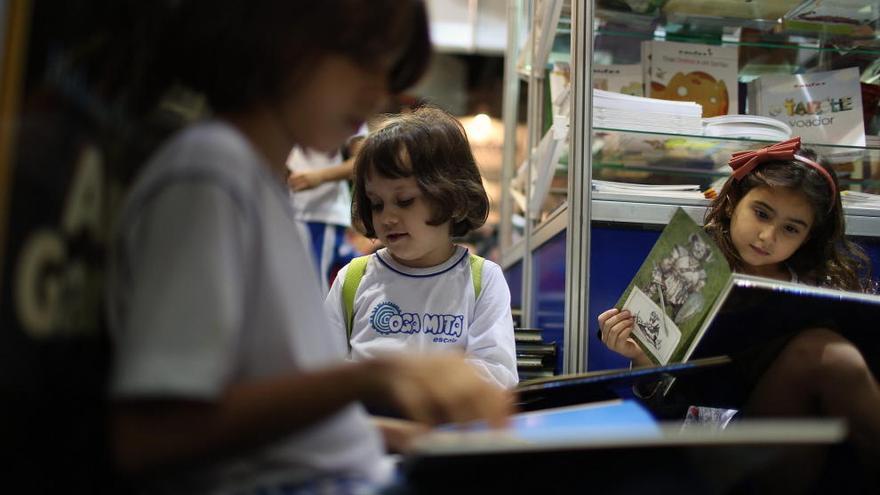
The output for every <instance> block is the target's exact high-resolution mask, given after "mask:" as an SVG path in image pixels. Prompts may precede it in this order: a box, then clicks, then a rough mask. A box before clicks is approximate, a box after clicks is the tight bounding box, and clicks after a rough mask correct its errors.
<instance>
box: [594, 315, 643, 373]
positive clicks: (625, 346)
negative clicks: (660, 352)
mask: <svg viewBox="0 0 880 495" xmlns="http://www.w3.org/2000/svg"><path fill="white" fill-rule="evenodd" d="M599 328H601V338H602V343H603V344H605V346H606V347H608V349H610V350H612V351H614V352H616V353H618V354H620V355H621V356H623V357H626V358H629V359H630V360H632V363H633V366H647V365H650V364H651V360H650V359H649V358H648V356H647V355H646V354H645V351H643V350H642V348H641V347H639V345H638V344H637V343H636V341H635V340H634V339H633V338H632V331H633V328H635V320H634V319H633V316H632V314H631V313H630V312H629V311H627V310H623V311H620V310H619V309H617V308H611V309H609V310H607V311H605V312H603V313H602V314H600V315H599Z"/></svg>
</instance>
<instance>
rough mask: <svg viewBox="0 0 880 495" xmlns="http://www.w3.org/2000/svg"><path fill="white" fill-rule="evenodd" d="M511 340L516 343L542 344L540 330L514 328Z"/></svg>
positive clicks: (542, 339) (542, 338)
mask: <svg viewBox="0 0 880 495" xmlns="http://www.w3.org/2000/svg"><path fill="white" fill-rule="evenodd" d="M513 339H514V340H515V341H516V342H517V343H520V342H522V343H531V344H542V343H544V337H543V336H542V335H541V329H540V328H514V329H513Z"/></svg>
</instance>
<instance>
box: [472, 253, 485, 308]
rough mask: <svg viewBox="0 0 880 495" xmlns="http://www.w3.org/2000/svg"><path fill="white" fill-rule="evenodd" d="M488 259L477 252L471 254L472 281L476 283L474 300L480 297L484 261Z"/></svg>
mask: <svg viewBox="0 0 880 495" xmlns="http://www.w3.org/2000/svg"><path fill="white" fill-rule="evenodd" d="M484 261H486V260H485V259H484V258H481V257H479V256H477V255H476V254H472V255H471V256H470V262H471V282H473V283H474V300H477V299H479V298H480V290H482V289H483V262H484Z"/></svg>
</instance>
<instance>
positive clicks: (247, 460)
mask: <svg viewBox="0 0 880 495" xmlns="http://www.w3.org/2000/svg"><path fill="white" fill-rule="evenodd" d="M178 7H179V8H180V9H181V11H180V12H179V15H180V19H179V21H180V22H179V24H177V25H179V27H180V29H181V32H180V33H178V36H179V37H174V39H175V43H174V47H173V48H174V49H175V50H174V51H173V52H172V53H169V54H168V57H166V58H165V60H166V61H170V60H172V58H173V59H176V60H179V63H180V65H179V66H176V68H177V70H176V71H175V72H176V75H177V77H178V78H179V80H180V81H182V82H185V83H187V84H189V85H190V86H191V87H193V88H194V89H196V90H199V91H201V92H203V93H204V94H205V95H206V97H207V99H208V101H209V103H210V105H211V107H212V109H213V111H214V112H215V115H216V119H214V120H211V121H207V122H200V123H196V124H194V125H192V126H191V127H190V128H187V129H184V130H183V131H181V132H180V133H178V134H177V135H176V136H174V137H172V138H171V139H170V140H169V141H168V142H167V143H166V144H165V145H163V146H162V147H161V148H160V149H159V150H158V151H157V152H156V153H155V154H154V155H153V158H152V159H151V160H150V161H149V162H148V164H147V165H146V168H145V169H144V171H143V173H142V174H141V176H140V177H139V179H138V181H137V183H136V184H135V186H134V187H133V189H132V191H131V192H130V194H129V196H128V198H127V200H126V205H125V207H124V209H123V211H122V213H121V215H120V222H119V225H118V227H119V231H118V233H117V234H116V238H115V239H114V248H115V252H114V256H113V258H112V266H111V273H110V275H109V277H108V291H107V293H108V298H109V301H108V318H109V322H110V327H111V332H112V337H113V351H114V363H113V369H112V371H111V379H110V401H111V403H112V411H111V413H110V418H109V420H110V431H111V432H112V440H113V449H114V461H115V464H116V466H117V467H118V468H119V469H120V470H121V471H122V472H123V473H124V474H126V475H127V476H128V477H129V479H130V480H131V481H132V483H133V484H134V485H136V488H138V490H137V491H138V492H142V491H156V492H162V493H189V494H193V493H212V494H218V493H236V494H256V493H291V494H296V493H319V492H320V493H355V492H356V493H364V492H371V491H372V490H373V489H375V488H376V487H377V485H379V484H381V483H383V482H384V481H387V480H388V479H389V476H390V472H389V470H388V465H387V464H384V463H383V461H382V459H383V456H382V453H383V451H382V445H381V439H380V437H379V435H378V434H377V431H375V430H374V429H373V428H372V427H371V426H370V424H369V422H368V420H367V417H366V414H365V413H364V410H363V407H362V406H361V404H360V402H364V403H368V404H374V405H380V406H386V407H394V408H396V409H397V410H400V411H402V412H403V414H404V415H405V416H406V417H409V418H412V419H414V420H416V421H418V422H422V423H425V424H437V423H442V422H450V421H467V420H470V419H478V418H485V419H487V420H488V421H489V422H490V424H494V425H499V424H503V423H504V421H505V417H506V415H507V414H508V412H509V410H510V408H511V398H510V396H509V394H507V393H505V392H504V391H502V390H499V389H498V388H497V387H493V386H492V385H490V384H487V383H486V382H485V381H484V380H483V379H482V378H481V377H480V376H479V375H478V373H476V372H475V371H474V370H472V369H471V368H470V367H469V366H467V365H465V364H464V361H463V360H462V359H461V358H460V357H458V356H453V355H449V354H445V355H437V356H430V357H425V356H420V357H418V358H412V357H408V356H387V357H382V358H379V359H375V360H370V361H364V362H359V363H350V362H346V360H345V354H346V344H345V341H344V340H343V339H342V337H341V335H339V334H338V333H336V332H333V331H331V330H330V328H328V327H329V325H328V322H327V319H326V316H325V314H324V312H323V311H321V310H320V306H321V302H322V294H321V291H320V289H319V284H318V280H317V276H316V273H315V270H314V267H313V266H312V264H311V262H310V257H309V256H307V255H305V252H306V251H305V249H306V248H305V245H304V243H303V242H302V239H301V238H300V236H299V234H298V229H297V228H296V226H295V222H296V220H295V219H294V216H293V211H292V209H291V206H290V202H289V196H288V189H287V185H286V184H285V179H286V172H287V171H286V166H285V160H286V158H287V156H288V154H289V152H290V150H291V149H292V148H293V147H294V146H296V145H300V146H305V147H309V148H312V149H317V150H323V151H329V150H333V149H336V148H337V147H338V146H340V145H341V143H342V142H343V141H344V140H345V139H346V138H348V137H349V136H350V135H351V134H352V133H354V132H355V131H356V130H357V128H358V127H359V126H360V124H361V123H362V122H364V121H365V120H366V119H367V118H369V117H370V116H371V114H372V113H373V112H374V111H375V110H376V109H377V108H379V107H381V105H382V103H383V101H384V100H385V99H386V98H387V96H388V93H389V92H393V91H399V90H401V89H403V88H405V87H407V86H408V85H410V84H412V83H414V82H415V81H416V80H417V79H418V78H419V76H420V75H421V74H422V73H423V71H424V69H425V67H426V64H427V59H428V55H429V52H430V45H429V39H428V25H427V14H426V9H425V6H424V5H423V3H422V2H420V1H415V0H410V1H404V2H402V1H400V0H385V1H381V0H323V1H320V2H291V1H288V0H247V1H242V0H210V1H208V0H199V1H196V0H189V1H185V2H179V3H178ZM329 32H332V33H333V34H332V36H330V35H328V34H327V33H329ZM380 194H385V193H384V192H380ZM297 253H301V254H300V255H297ZM437 377H442V378H443V379H442V380H438V379H437ZM413 391H418V393H413Z"/></svg>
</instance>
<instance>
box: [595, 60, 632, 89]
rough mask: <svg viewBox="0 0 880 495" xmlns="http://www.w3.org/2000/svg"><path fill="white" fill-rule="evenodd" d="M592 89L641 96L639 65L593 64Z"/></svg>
mask: <svg viewBox="0 0 880 495" xmlns="http://www.w3.org/2000/svg"><path fill="white" fill-rule="evenodd" d="M593 87H594V88H596V89H601V90H603V91H611V92H613V93H621V94H625V95H632V96H643V95H644V90H643V87H642V66H641V65H640V64H608V65H604V64H594V65H593Z"/></svg>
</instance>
